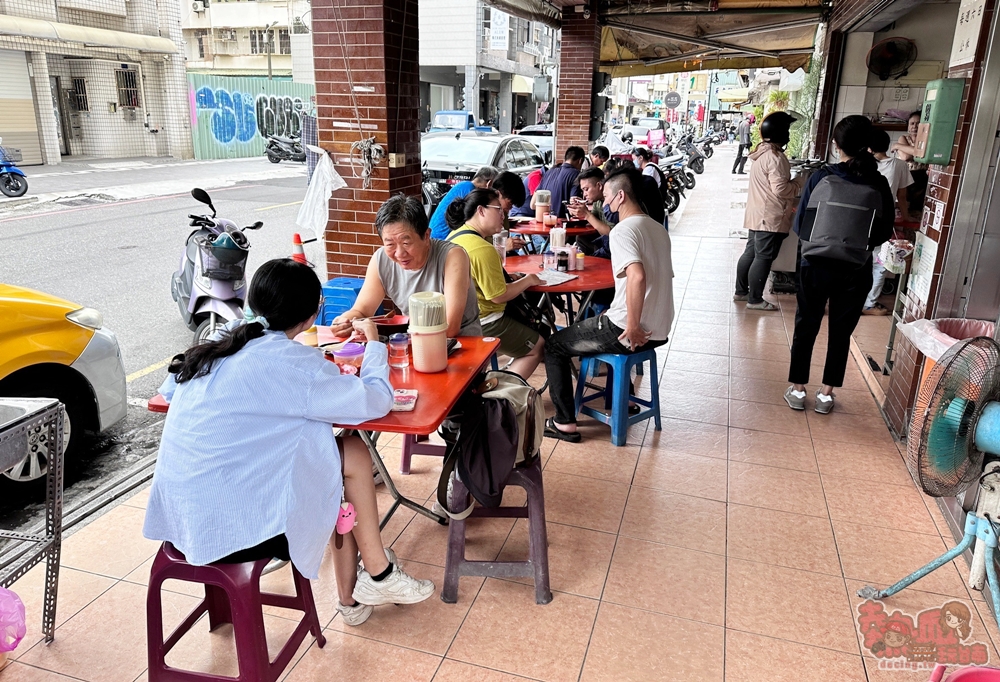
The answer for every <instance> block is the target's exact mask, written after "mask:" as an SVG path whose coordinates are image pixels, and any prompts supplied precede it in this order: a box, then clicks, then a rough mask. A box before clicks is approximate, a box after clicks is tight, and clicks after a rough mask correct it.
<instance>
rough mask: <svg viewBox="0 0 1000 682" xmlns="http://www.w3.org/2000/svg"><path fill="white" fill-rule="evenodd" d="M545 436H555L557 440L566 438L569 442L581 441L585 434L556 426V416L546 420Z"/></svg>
mask: <svg viewBox="0 0 1000 682" xmlns="http://www.w3.org/2000/svg"><path fill="white" fill-rule="evenodd" d="M545 437H546V438H555V439H556V440H564V441H566V442H567V443H579V442H580V441H581V440H583V436H581V435H580V432H579V431H574V432H573V433H567V432H565V431H560V430H559V429H558V428H557V427H556V420H555V417H549V418H548V419H546V420H545Z"/></svg>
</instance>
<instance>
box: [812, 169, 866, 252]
mask: <svg viewBox="0 0 1000 682" xmlns="http://www.w3.org/2000/svg"><path fill="white" fill-rule="evenodd" d="M881 217H882V194H881V193H880V192H879V190H877V189H875V188H874V187H872V186H870V185H866V184H861V183H856V182H851V181H850V180H845V179H844V178H842V177H840V176H839V175H834V174H833V173H831V174H830V175H827V176H826V177H825V178H823V179H822V180H820V181H819V182H818V183H817V184H816V187H814V188H813V191H812V194H811V195H810V196H809V204H808V205H807V206H806V212H805V215H804V216H803V220H802V226H801V227H800V229H799V237H800V238H801V239H802V256H803V258H813V257H820V258H830V259H832V260H839V261H844V262H846V263H850V264H851V265H856V266H858V267H860V266H862V265H864V264H865V263H867V262H868V259H869V258H870V257H871V251H870V250H869V248H868V242H869V240H870V238H871V233H872V227H874V225H875V221H876V220H878V219H880V218H881Z"/></svg>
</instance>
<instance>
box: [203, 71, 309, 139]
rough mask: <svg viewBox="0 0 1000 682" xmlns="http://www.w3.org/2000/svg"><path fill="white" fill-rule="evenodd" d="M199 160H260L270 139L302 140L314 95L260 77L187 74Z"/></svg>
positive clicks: (294, 85)
mask: <svg viewBox="0 0 1000 682" xmlns="http://www.w3.org/2000/svg"><path fill="white" fill-rule="evenodd" d="M188 88H189V98H190V106H191V129H192V131H194V150H195V157H196V158H199V159H232V158H238V157H246V156H262V155H263V154H264V147H265V145H266V143H267V137H268V136H269V135H282V136H285V137H289V136H299V135H301V131H302V117H303V115H305V114H310V113H313V111H314V109H315V107H314V104H313V102H314V101H315V93H316V89H315V88H314V87H313V86H312V85H305V84H302V83H293V82H292V81H290V80H268V79H267V78H264V77H256V76H240V77H227V76H211V75H208V74H202V73H189V74H188Z"/></svg>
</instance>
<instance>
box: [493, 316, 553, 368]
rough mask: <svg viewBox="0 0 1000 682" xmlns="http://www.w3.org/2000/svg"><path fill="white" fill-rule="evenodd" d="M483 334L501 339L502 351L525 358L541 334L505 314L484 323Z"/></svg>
mask: <svg viewBox="0 0 1000 682" xmlns="http://www.w3.org/2000/svg"><path fill="white" fill-rule="evenodd" d="M483 336H495V337H497V338H498V339H500V353H501V354H502V355H506V356H508V357H511V358H523V357H524V356H525V355H527V354H528V353H530V352H531V351H532V349H534V347H535V344H537V343H538V339H539V334H538V332H536V331H535V330H534V329H532V328H531V327H528V326H525V325H523V324H521V323H520V322H518V321H517V320H512V319H511V318H509V317H507V316H506V315H504V316H503V317H501V318H500V319H499V320H494V321H493V322H489V323H487V324H484V325H483Z"/></svg>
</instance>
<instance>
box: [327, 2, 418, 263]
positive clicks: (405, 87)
mask: <svg viewBox="0 0 1000 682" xmlns="http://www.w3.org/2000/svg"><path fill="white" fill-rule="evenodd" d="M312 17H313V33H312V36H313V61H314V65H315V72H316V105H317V114H318V129H319V142H320V146H321V147H323V148H324V149H326V150H327V151H328V152H330V153H331V155H332V157H333V162H334V167H335V168H336V170H337V172H338V173H340V174H341V175H342V176H343V177H344V180H346V181H347V187H345V188H343V189H340V190H337V191H336V192H334V194H333V196H332V197H331V199H330V222H329V223H327V227H326V261H327V273H328V274H329V276H330V277H336V276H338V275H349V276H363V275H364V273H365V268H366V266H367V265H368V261H369V259H370V257H371V255H372V254H373V253H374V252H375V250H376V249H377V248H378V247H379V246H380V245H381V241H380V240H379V238H378V234H377V233H376V231H375V214H376V212H377V211H378V209H379V206H381V205H382V203H383V202H384V201H386V200H387V199H388V198H389V197H390V196H392V195H394V194H398V193H400V192H402V193H405V194H408V195H411V196H416V197H419V196H420V185H421V173H420V132H419V125H420V72H419V69H418V47H419V42H418V37H419V36H418V32H417V0H312ZM352 85H353V92H352ZM359 118H360V127H359V121H358V119H359ZM371 136H374V137H375V141H376V142H377V143H378V144H380V145H382V147H383V149H384V150H385V152H386V154H387V156H386V159H385V160H383V161H382V162H381V163H380V164H379V165H378V166H376V167H375V171H374V173H373V174H372V184H371V188H370V189H367V190H366V189H362V180H361V178H360V177H354V172H353V171H352V170H351V164H350V152H351V143H353V142H357V141H358V140H360V139H361V138H362V137H371ZM394 154H398V155H404V154H405V161H403V160H400V163H398V164H397V163H396V162H394V161H393V157H392V156H391V155H394ZM390 164H391V165H392V166H393V167H390ZM396 166H398V167H396ZM358 174H359V175H360V167H359V168H358Z"/></svg>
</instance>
